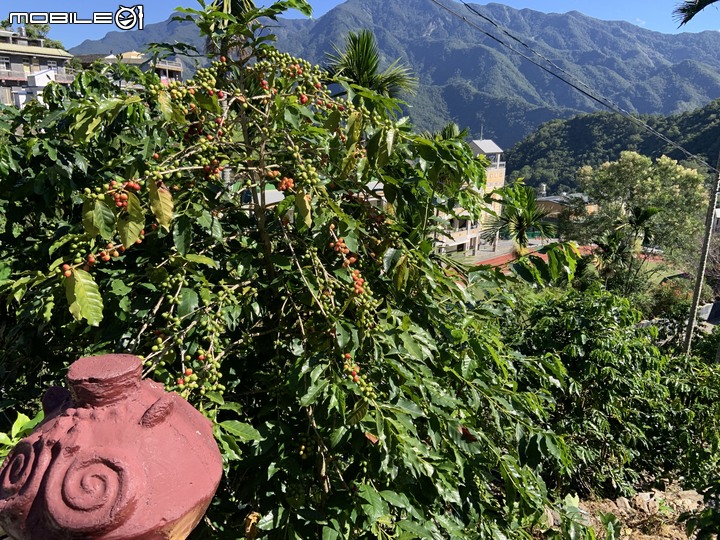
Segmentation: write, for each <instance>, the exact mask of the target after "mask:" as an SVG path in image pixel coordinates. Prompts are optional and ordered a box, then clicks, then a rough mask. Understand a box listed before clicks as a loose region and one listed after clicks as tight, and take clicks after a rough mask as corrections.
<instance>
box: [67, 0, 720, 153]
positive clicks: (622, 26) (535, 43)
mask: <svg viewBox="0 0 720 540" xmlns="http://www.w3.org/2000/svg"><path fill="white" fill-rule="evenodd" d="M473 7H474V8H475V9H477V10H478V11H480V12H482V13H483V14H485V15H487V16H488V17H489V18H491V19H493V20H494V21H496V22H497V23H498V24H500V25H501V26H502V27H504V28H507V29H508V30H509V31H510V32H511V33H512V34H513V35H517V36H518V37H519V38H520V39H521V40H522V41H524V42H526V43H528V44H530V45H531V47H532V48H533V49H534V50H536V51H537V52H538V53H540V54H542V55H543V56H545V57H547V58H550V59H552V60H553V62H555V63H556V64H557V65H558V66H560V67H562V68H563V69H565V70H566V71H568V72H570V73H573V74H575V75H576V76H577V77H578V78H579V79H581V80H583V81H585V82H586V83H587V84H588V85H589V86H590V87H592V88H594V89H596V90H597V91H598V92H599V93H600V94H602V95H604V96H606V97H608V98H609V99H610V100H611V101H614V102H615V103H617V104H618V105H619V106H620V107H622V108H624V109H627V110H628V111H631V112H638V113H643V114H665V115H668V114H677V113H682V112H685V111H689V110H692V109H695V108H698V107H701V106H703V105H705V104H706V103H708V102H709V101H710V100H712V99H714V98H716V97H720V58H718V57H717V56H716V55H714V54H713V53H714V51H717V50H719V49H720V32H711V31H705V32H700V33H697V34H692V33H681V34H662V33H660V32H655V31H652V30H647V29H644V28H641V27H638V26H635V25H633V24H631V23H628V22H626V21H600V20H598V19H594V18H592V17H588V16H586V15H583V14H582V13H580V12H579V11H571V12H569V13H564V14H558V13H542V12H539V11H536V10H533V9H530V8H524V9H520V10H518V9H514V8H511V7H509V6H505V5H503V4H499V3H490V4H486V5H480V4H473ZM452 9H454V10H455V11H458V12H460V13H462V14H463V15H464V16H466V17H468V18H472V20H473V22H476V23H477V24H478V25H480V26H482V27H483V29H485V28H486V27H487V29H488V31H491V30H492V33H495V34H497V35H498V37H500V34H499V32H497V30H493V29H492V27H491V25H489V24H487V23H483V21H482V19H480V18H479V17H477V16H476V15H474V14H472V13H471V12H470V11H468V10H465V9H464V7H463V6H462V5H461V4H458V3H453V4H452ZM361 28H369V29H370V30H372V31H373V32H374V33H375V35H376V37H377V40H378V44H379V46H380V49H381V51H382V56H383V59H384V61H385V63H390V62H391V61H393V60H395V59H396V58H401V59H402V60H403V61H404V62H405V63H407V64H408V65H409V66H410V68H411V69H412V70H413V71H414V72H415V73H416V74H417V75H418V77H419V79H420V87H419V90H418V93H417V95H416V96H408V97H407V102H408V113H409V114H410V116H411V118H412V120H413V122H414V123H415V124H416V125H417V126H418V127H419V128H420V129H438V128H439V127H441V126H442V125H444V124H445V123H446V122H448V121H455V122H456V123H458V124H459V125H460V126H461V127H469V128H470V131H471V134H472V135H473V136H475V137H477V136H479V134H480V132H481V131H484V134H485V136H487V137H491V138H494V139H495V140H496V141H497V142H498V143H499V144H500V145H501V146H503V147H509V146H511V145H512V144H514V143H516V142H517V141H519V140H521V139H522V138H523V137H524V136H526V135H528V134H529V133H531V132H532V131H533V130H534V129H535V128H536V127H537V126H539V125H540V124H542V123H543V122H546V121H549V120H552V119H554V118H567V117H570V116H573V115H576V114H579V113H586V112H593V111H596V110H599V106H598V105H597V104H595V103H593V102H592V101H590V100H589V99H588V98H587V97H585V96H583V95H582V94H580V93H579V92H576V91H575V90H573V89H571V88H570V87H569V86H567V85H566V84H565V83H563V82H561V81H559V80H558V79H556V78H555V77H553V76H551V75H549V74H547V73H545V72H543V71H542V70H540V69H539V68H538V67H536V66H534V65H532V64H531V63H530V62H528V61H527V60H525V59H523V58H521V57H520V56H518V55H516V54H514V53H511V52H509V51H508V50H506V49H505V48H503V47H502V46H501V45H499V44H498V43H497V42H496V41H494V40H492V39H491V38H490V37H488V36H486V35H483V34H481V33H480V32H479V31H477V30H475V29H473V28H472V27H470V26H469V25H467V24H466V23H464V22H463V21H462V20H460V19H458V18H456V17H454V16H453V15H452V14H450V13H448V12H447V11H445V10H443V9H441V8H439V7H437V6H436V5H435V4H434V3H433V2H431V0H402V1H401V0H347V1H346V2H345V3H343V4H339V5H338V6H336V7H335V8H333V9H332V10H330V11H328V12H327V13H325V14H324V15H322V16H321V17H319V18H318V19H307V20H299V19H281V20H280V22H279V25H278V26H277V27H274V28H273V29H272V31H273V32H274V33H275V34H276V35H277V37H278V48H280V49H281V50H283V51H287V52H291V53H293V54H295V55H297V56H302V57H304V58H307V59H308V60H310V61H311V62H318V63H322V62H323V61H324V59H325V56H326V53H327V52H329V51H331V50H332V45H333V44H334V43H337V44H339V43H342V42H343V39H344V36H345V35H346V33H347V32H348V31H357V30H359V29H361ZM142 33H144V34H142ZM133 34H135V35H133ZM141 34H142V35H141ZM123 36H125V37H126V38H127V39H126V40H123ZM503 39H504V40H507V41H510V38H508V37H507V36H503ZM175 40H177V41H181V42H185V43H190V44H192V45H195V46H202V43H203V40H202V39H201V38H200V36H199V35H198V34H197V31H196V30H195V29H194V27H193V25H192V23H178V22H172V21H170V22H169V21H165V22H164V23H156V24H151V25H147V26H146V29H145V30H143V31H136V32H127V33H120V32H111V33H110V34H108V36H106V38H103V40H97V41H89V40H88V41H85V42H83V43H81V44H80V45H78V46H77V47H74V48H73V49H71V52H73V53H77V54H81V53H94V52H96V53H103V52H105V53H109V52H110V51H111V50H112V51H114V52H121V50H120V49H121V48H122V47H123V46H124V45H123V43H124V42H126V43H127V45H128V46H131V48H135V49H138V48H142V47H144V46H145V45H146V44H147V43H149V42H151V41H164V42H173V41H175ZM515 45H516V47H517V48H521V47H522V46H521V45H519V44H517V43H516V44H515ZM103 47H104V48H105V49H104V50H102V49H103ZM124 50H128V49H124ZM526 52H528V51H527V50H526Z"/></svg>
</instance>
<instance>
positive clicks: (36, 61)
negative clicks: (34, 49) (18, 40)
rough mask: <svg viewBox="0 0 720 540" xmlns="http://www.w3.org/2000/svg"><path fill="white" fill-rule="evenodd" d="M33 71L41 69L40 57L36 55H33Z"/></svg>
mask: <svg viewBox="0 0 720 540" xmlns="http://www.w3.org/2000/svg"><path fill="white" fill-rule="evenodd" d="M32 71H33V72H35V71H40V59H39V58H38V57H36V56H33V59H32Z"/></svg>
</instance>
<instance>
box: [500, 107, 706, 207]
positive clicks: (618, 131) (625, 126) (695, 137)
mask: <svg viewBox="0 0 720 540" xmlns="http://www.w3.org/2000/svg"><path fill="white" fill-rule="evenodd" d="M642 120H643V121H644V122H645V123H647V124H648V125H649V126H650V127H651V128H653V129H654V130H655V131H657V132H659V133H662V134H664V135H665V136H666V137H668V138H670V139H672V140H673V141H675V142H676V143H678V144H679V145H680V146H682V147H683V148H684V149H685V150H687V152H689V153H691V154H695V155H698V156H699V157H700V158H701V159H702V160H703V161H704V162H705V163H708V164H710V165H715V161H716V160H717V156H718V154H719V153H720V99H717V100H714V101H711V102H710V103H708V104H707V105H705V106H704V107H702V108H699V109H696V110H694V111H690V112H686V113H682V114H677V115H672V116H660V115H655V116H645V117H642ZM623 150H633V151H636V152H639V153H640V154H643V155H646V156H652V157H659V156H661V155H663V154H665V155H668V156H670V157H672V158H674V159H677V160H679V161H684V160H686V159H687V156H686V155H685V154H684V153H683V151H682V150H680V149H678V148H674V147H673V146H671V145H670V144H668V143H667V142H665V141H663V140H662V139H661V138H659V137H657V136H655V135H653V134H652V133H648V132H647V131H645V130H644V129H642V128H641V127H640V126H638V125H637V124H636V123H634V122H633V121H631V120H630V119H628V118H626V117H624V116H621V115H619V114H613V113H605V112H603V113H594V114H584V115H579V116H576V117H574V118H570V119H567V120H553V121H551V122H547V123H546V124H543V125H541V126H540V128H539V129H538V130H537V131H535V132H534V133H532V134H531V135H529V136H528V137H526V138H525V139H523V140H522V141H520V142H519V143H517V144H516V145H515V146H513V147H512V148H511V149H510V150H509V151H508V152H506V158H507V168H508V170H509V171H510V172H509V175H508V177H509V179H510V180H514V179H516V178H518V177H522V178H524V179H525V181H526V183H527V184H529V185H532V186H540V184H542V183H544V184H547V186H548V190H549V191H550V192H551V193H560V192H563V191H574V190H576V189H577V184H576V180H575V172H576V171H577V169H578V168H579V167H581V166H583V165H590V166H593V167H597V166H598V165H601V164H602V163H604V162H606V161H615V160H617V159H618V158H619V157H620V152H622V151H623ZM688 164H689V165H690V166H692V167H700V168H702V167H701V166H700V165H699V164H698V162H697V161H695V160H693V161H689V162H688Z"/></svg>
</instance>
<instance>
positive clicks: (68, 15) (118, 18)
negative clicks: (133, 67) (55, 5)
mask: <svg viewBox="0 0 720 540" xmlns="http://www.w3.org/2000/svg"><path fill="white" fill-rule="evenodd" d="M8 19H9V20H10V24H11V25H12V24H18V25H26V24H114V25H115V26H117V27H118V28H119V29H120V30H132V29H134V28H136V29H138V30H142V29H143V28H145V9H144V7H143V6H141V5H135V6H130V7H126V6H118V9H117V11H115V12H114V13H113V12H112V11H98V12H95V13H93V14H92V16H91V17H82V16H80V15H78V13H77V11H32V12H30V11H27V12H18V11H13V12H12V13H10V15H9V16H8Z"/></svg>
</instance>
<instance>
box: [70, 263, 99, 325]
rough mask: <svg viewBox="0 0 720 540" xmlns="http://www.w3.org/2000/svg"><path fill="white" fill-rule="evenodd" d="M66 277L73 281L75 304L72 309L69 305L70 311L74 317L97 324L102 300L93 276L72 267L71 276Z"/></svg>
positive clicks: (90, 323)
mask: <svg viewBox="0 0 720 540" xmlns="http://www.w3.org/2000/svg"><path fill="white" fill-rule="evenodd" d="M66 279H67V281H68V282H70V281H72V282H73V293H74V297H75V301H74V304H77V307H76V308H74V309H73V307H72V306H71V308H70V312H71V313H72V314H73V316H74V317H75V318H76V319H78V320H79V319H81V318H82V319H85V320H87V322H88V324H89V325H90V326H98V325H99V324H100V321H102V319H103V301H102V296H101V295H100V291H99V290H98V286H97V283H95V280H94V279H93V277H92V276H91V275H90V274H89V273H87V272H85V271H84V270H81V269H79V268H74V269H73V271H72V276H71V277H69V278H66ZM77 315H79V317H78V316H77Z"/></svg>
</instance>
